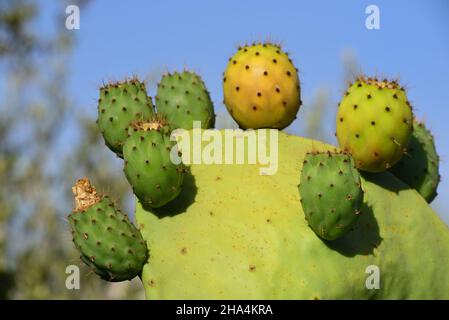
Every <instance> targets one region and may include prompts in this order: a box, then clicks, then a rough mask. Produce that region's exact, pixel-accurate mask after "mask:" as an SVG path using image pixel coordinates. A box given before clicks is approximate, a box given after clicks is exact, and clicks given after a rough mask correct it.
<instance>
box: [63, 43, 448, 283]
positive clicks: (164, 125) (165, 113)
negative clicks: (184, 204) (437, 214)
mask: <svg viewBox="0 0 449 320" xmlns="http://www.w3.org/2000/svg"><path fill="white" fill-rule="evenodd" d="M223 93H224V104H225V105H226V108H227V109H228V111H229V113H230V115H231V116H232V117H233V118H234V120H235V121H236V122H237V123H238V124H239V126H240V127H241V128H242V129H259V128H273V129H283V128H285V127H287V126H288V125H289V124H291V123H292V121H293V120H294V119H295V118H296V114H297V112H298V110H299V108H300V106H301V95H300V82H299V78H298V70H297V69H296V68H295V66H294V64H293V62H292V60H291V59H290V58H289V56H288V55H287V53H285V52H284V51H283V50H282V49H281V47H280V46H279V45H276V44H272V43H255V44H252V45H244V46H241V47H239V48H238V51H237V53H235V55H234V56H232V57H231V58H230V59H229V64H228V66H227V68H226V70H225V72H224V74H223ZM193 121H200V122H201V126H202V128H203V129H209V128H213V127H214V123H215V114H214V108H213V104H212V101H211V98H210V95H209V92H208V90H207V88H206V86H205V84H204V82H203V80H202V79H201V78H200V77H199V76H198V75H197V74H195V73H193V72H188V71H184V72H174V73H171V74H170V73H169V74H166V75H164V76H163V77H162V79H161V81H160V82H159V84H158V87H157V94H156V97H155V107H154V105H153V102H152V99H151V97H149V96H148V95H147V92H146V88H145V85H144V84H143V83H142V82H140V81H139V80H137V79H129V80H125V81H123V82H117V83H110V84H106V85H104V86H103V87H102V88H100V99H99V100H98V121H97V123H98V127H99V129H100V131H101V133H102V135H103V137H104V140H105V143H106V145H107V146H108V147H109V148H110V149H111V150H112V151H113V152H114V153H116V155H117V156H119V157H120V158H123V163H124V173H125V176H126V178H127V180H128V182H129V183H130V185H131V186H132V190H133V192H134V194H135V196H136V197H137V199H138V200H139V203H140V204H141V205H142V207H143V208H145V209H148V210H151V209H154V208H160V207H163V206H165V205H167V204H169V203H170V202H172V201H173V200H174V199H175V198H177V197H178V196H179V194H180V193H181V191H182V189H183V182H184V178H185V177H184V176H185V174H186V172H187V170H188V168H187V166H185V165H184V164H182V163H181V164H174V163H173V162H172V161H171V158H170V154H171V152H172V150H176V147H177V146H176V143H175V142H173V141H172V140H171V139H170V134H171V132H172V131H173V130H174V129H177V128H183V129H187V130H189V129H192V127H193V125H192V124H193ZM336 136H337V139H338V143H339V146H340V149H337V148H336V150H335V151H333V152H330V151H326V152H319V151H315V150H309V152H308V153H307V154H306V156H305V158H304V161H303V166H302V169H301V171H300V172H298V178H299V181H300V183H299V185H298V190H299V199H300V203H298V206H302V209H303V211H304V215H305V219H306V220H307V222H308V224H309V226H310V228H311V229H312V230H313V231H314V232H315V233H316V234H317V235H318V236H319V237H320V238H322V239H324V240H326V241H333V240H336V239H338V238H340V237H342V236H343V235H345V234H346V233H348V232H349V231H350V230H351V229H352V228H353V227H354V225H355V224H356V223H357V220H358V217H359V216H360V215H361V214H363V212H362V204H363V201H364V190H363V189H362V184H361V173H360V172H359V170H361V171H368V172H383V171H386V170H389V171H390V172H391V173H392V174H394V175H395V176H396V177H398V178H399V179H401V180H402V181H403V182H405V183H407V184H408V185H409V186H410V187H412V188H414V189H416V190H417V191H418V192H419V193H420V194H421V195H422V197H423V198H425V199H426V200H427V201H428V202H430V201H432V200H433V199H434V197H435V196H436V189H437V186H438V182H439V179H440V176H439V173H438V162H439V159H438V155H437V153H436V150H435V145H434V141H433V137H432V135H431V133H430V132H429V131H428V130H427V129H426V128H425V127H424V125H423V124H422V123H418V122H416V121H415V120H414V117H413V112H412V108H411V105H410V103H409V101H408V99H407V96H406V92H405V89H404V88H403V87H401V86H400V85H399V83H397V82H396V81H389V80H387V79H385V80H378V79H376V78H367V77H364V76H361V77H358V78H357V79H356V80H355V82H354V83H352V84H350V85H349V87H348V89H347V91H346V92H345V94H344V96H343V98H342V100H341V102H340V103H339V110H338V114H337V119H336ZM174 148H175V149H174ZM73 192H74V195H75V209H74V211H73V213H72V214H71V215H70V216H69V222H70V226H71V229H72V234H73V241H74V243H75V245H76V247H77V249H78V250H79V251H80V252H81V259H82V261H84V262H85V263H86V264H87V265H88V266H90V267H91V268H92V270H93V271H94V272H95V273H97V274H99V275H100V276H101V277H102V278H103V279H105V280H108V281H122V280H129V279H132V278H133V277H135V276H137V275H140V274H141V272H142V268H143V265H144V264H145V263H146V262H147V260H148V259H150V249H151V248H147V244H146V243H145V241H144V239H143V238H142V235H141V233H140V232H139V230H138V229H137V228H136V227H134V225H133V224H132V223H131V222H130V221H129V219H128V218H127V217H126V215H124V214H122V213H121V212H120V211H119V210H117V209H116V207H115V205H114V203H113V202H112V201H111V200H110V199H109V198H108V197H106V196H101V195H98V194H97V192H96V190H95V188H94V187H92V186H91V185H90V182H89V181H88V180H87V178H84V179H81V180H79V181H77V183H76V184H75V186H74V188H73Z"/></svg>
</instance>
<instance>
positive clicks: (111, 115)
mask: <svg viewBox="0 0 449 320" xmlns="http://www.w3.org/2000/svg"><path fill="white" fill-rule="evenodd" d="M153 114H154V107H153V103H152V101H151V98H150V97H148V96H147V91H146V89H145V84H144V83H142V82H140V81H139V80H137V79H131V80H127V81H123V82H116V83H110V84H107V85H105V86H103V87H101V88H100V99H99V100H98V126H99V128H100V131H101V133H102V134H103V137H104V140H105V143H106V145H107V146H108V147H109V149H111V150H112V151H113V152H115V153H116V154H117V155H118V156H119V157H123V154H122V149H123V144H124V142H125V139H126V137H127V136H128V132H127V128H128V126H129V124H130V123H131V122H133V121H137V120H142V121H143V120H148V119H150V118H151V116H152V115H153Z"/></svg>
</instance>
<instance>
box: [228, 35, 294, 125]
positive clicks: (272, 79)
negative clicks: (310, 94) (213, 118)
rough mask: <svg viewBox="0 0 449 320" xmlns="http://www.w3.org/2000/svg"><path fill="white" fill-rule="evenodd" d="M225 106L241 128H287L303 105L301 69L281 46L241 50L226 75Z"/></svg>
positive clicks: (254, 46)
mask: <svg viewBox="0 0 449 320" xmlns="http://www.w3.org/2000/svg"><path fill="white" fill-rule="evenodd" d="M223 94H224V104H225V105H226V107H227V109H228V111H229V113H230V114H231V116H232V117H233V118H234V120H235V121H236V122H237V123H238V124H239V125H240V127H241V128H244V129H247V128H277V129H283V128H285V127H287V126H288V125H289V124H290V123H291V122H292V121H293V120H294V119H295V118H296V114H297V112H298V110H299V107H300V105H301V97H300V86H299V79H298V73H297V69H296V68H295V66H294V65H293V63H292V61H291V59H290V58H289V57H288V55H287V54H286V53H285V52H284V51H282V49H281V48H280V46H278V45H274V44H271V43H264V44H253V45H250V46H248V45H245V46H243V47H239V49H238V51H237V53H236V54H235V55H234V56H233V57H231V58H230V59H229V63H228V66H227V68H226V71H225V72H224V76H223Z"/></svg>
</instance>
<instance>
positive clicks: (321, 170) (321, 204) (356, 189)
mask: <svg viewBox="0 0 449 320" xmlns="http://www.w3.org/2000/svg"><path fill="white" fill-rule="evenodd" d="M298 187H299V193H300V196H301V204H302V207H303V211H304V214H305V218H306V220H307V221H308V223H309V226H310V227H311V228H312V230H313V231H314V232H315V233H316V234H317V235H318V236H320V237H321V238H323V239H326V240H335V239H337V238H339V237H341V236H343V235H344V234H346V233H347V232H348V231H349V230H350V229H351V227H352V226H353V225H354V224H355V222H356V221H357V218H358V216H359V214H360V208H361V205H362V202H363V190H362V188H361V182H360V175H359V172H358V171H357V169H356V168H355V166H354V162H353V160H352V157H351V156H350V155H348V154H345V153H332V152H329V151H328V152H324V153H323V152H321V153H320V152H312V153H307V154H306V155H305V158H304V162H303V167H302V171H301V180H300V184H299V186H298Z"/></svg>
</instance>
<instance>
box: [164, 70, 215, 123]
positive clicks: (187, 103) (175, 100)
mask: <svg viewBox="0 0 449 320" xmlns="http://www.w3.org/2000/svg"><path fill="white" fill-rule="evenodd" d="M156 108H157V111H158V113H161V114H163V115H164V116H165V117H166V118H167V120H168V122H169V124H170V126H171V128H172V129H177V128H183V129H186V130H189V129H192V128H193V121H200V122H201V128H203V129H209V128H213V127H214V125H215V113H214V106H213V103H212V100H211V98H210V94H209V91H208V90H207V88H206V85H205V84H204V82H203V80H202V79H201V77H200V76H199V75H197V74H195V73H194V72H191V71H187V70H185V71H183V72H174V73H167V74H164V75H163V76H162V79H161V81H160V82H159V83H158V86H157V94H156Z"/></svg>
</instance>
